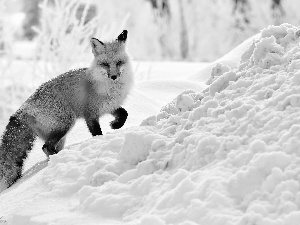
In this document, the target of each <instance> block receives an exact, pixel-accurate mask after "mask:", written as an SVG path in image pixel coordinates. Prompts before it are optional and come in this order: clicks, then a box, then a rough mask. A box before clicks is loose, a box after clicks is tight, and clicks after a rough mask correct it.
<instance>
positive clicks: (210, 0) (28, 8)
mask: <svg viewBox="0 0 300 225" xmlns="http://www.w3.org/2000/svg"><path fill="white" fill-rule="evenodd" d="M299 8H300V1H299V0H264V1H261V0H90V1H83V0H0V81H1V84H0V131H1V120H6V119H7V118H8V116H9V115H11V113H12V112H14V111H15V110H16V109H17V108H18V107H19V106H20V104H22V102H23V101H24V100H25V99H26V98H27V97H28V96H29V95H30V94H31V93H32V92H33V91H34V90H35V89H36V88H37V87H38V86H39V85H40V84H41V82H44V81H46V80H48V79H50V78H52V77H54V76H57V75H58V74H61V73H63V72H65V71H67V70H69V69H71V68H78V67H81V66H88V65H89V63H90V62H91V59H92V54H91V51H90V44H89V40H90V38H91V37H96V38H98V39H100V40H102V41H105V40H109V39H112V38H116V37H117V35H118V34H120V32H121V31H122V30H123V29H127V30H128V31H129V38H128V49H129V52H130V53H131V56H132V57H133V59H134V60H135V61H136V62H145V61H148V62H149V61H151V63H152V62H154V61H156V62H158V61H159V62H161V61H173V62H174V61H176V65H178V63H179V61H180V62H182V61H184V62H190V64H189V68H190V67H191V66H192V65H195V63H199V62H201V63H203V62H212V61H214V60H216V59H218V58H220V57H221V56H223V55H224V54H226V53H228V52H229V51H230V50H232V49H233V48H235V47H236V46H237V45H238V44H240V43H241V42H243V41H244V40H245V39H247V38H248V37H251V36H253V35H254V34H256V33H258V32H259V31H260V30H261V29H263V28H265V27H267V26H269V25H279V24H281V23H290V24H292V25H295V26H299V24H300V14H299V13H298V11H299ZM191 62H193V63H191ZM135 65H136V67H135V70H136V71H137V70H138V68H142V67H141V66H140V67H139V65H140V64H139V63H137V64H135ZM143 65H145V64H143ZM152 65H153V64H152ZM185 65H186V64H185ZM168 68H171V67H170V66H169V67H168ZM185 68H188V67H185ZM174 70H175V69H174ZM152 72H153V70H152V69H147V72H146V73H141V72H140V73H136V74H139V76H141V74H144V75H143V76H144V78H142V79H147V77H149V74H150V73H152ZM145 74H146V75H145ZM140 79H141V78H140ZM5 123H6V122H5Z"/></svg>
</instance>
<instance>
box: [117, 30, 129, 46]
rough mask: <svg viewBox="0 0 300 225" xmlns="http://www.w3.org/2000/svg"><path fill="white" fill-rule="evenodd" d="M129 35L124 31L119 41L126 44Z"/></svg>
mask: <svg viewBox="0 0 300 225" xmlns="http://www.w3.org/2000/svg"><path fill="white" fill-rule="evenodd" d="M127 33H128V31H127V30H123V32H122V33H121V34H120V35H119V36H118V38H117V41H120V42H124V43H125V42H126V39H127Z"/></svg>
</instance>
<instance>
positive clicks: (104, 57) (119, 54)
mask: <svg viewBox="0 0 300 225" xmlns="http://www.w3.org/2000/svg"><path fill="white" fill-rule="evenodd" d="M127 33H128V32H127V30H123V32H122V33H121V34H120V35H119V36H118V37H117V39H116V40H113V41H111V42H102V41H99V40H98V39H96V38H92V39H91V47H92V52H93V54H94V57H95V58H94V61H93V64H92V67H91V70H92V73H93V77H94V79H95V80H99V81H101V80H103V79H107V78H109V79H111V80H113V81H115V80H116V81H117V80H118V79H120V77H121V76H122V75H123V74H124V73H126V72H127V70H128V69H129V68H127V67H128V64H129V56H128V55H127V53H126V48H125V47H126V40H127ZM103 76H104V77H103Z"/></svg>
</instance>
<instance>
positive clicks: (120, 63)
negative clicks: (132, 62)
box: [116, 60, 125, 66]
mask: <svg viewBox="0 0 300 225" xmlns="http://www.w3.org/2000/svg"><path fill="white" fill-rule="evenodd" d="M123 64H125V62H124V61H121V60H120V61H118V62H117V63H116V65H117V66H121V65H123Z"/></svg>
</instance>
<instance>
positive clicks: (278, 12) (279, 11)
mask: <svg viewBox="0 0 300 225" xmlns="http://www.w3.org/2000/svg"><path fill="white" fill-rule="evenodd" d="M281 3H282V2H281V0H272V4H271V8H272V14H273V18H274V24H275V25H279V24H281V23H282V19H283V17H284V16H285V11H284V9H283V6H282V4H281Z"/></svg>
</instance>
